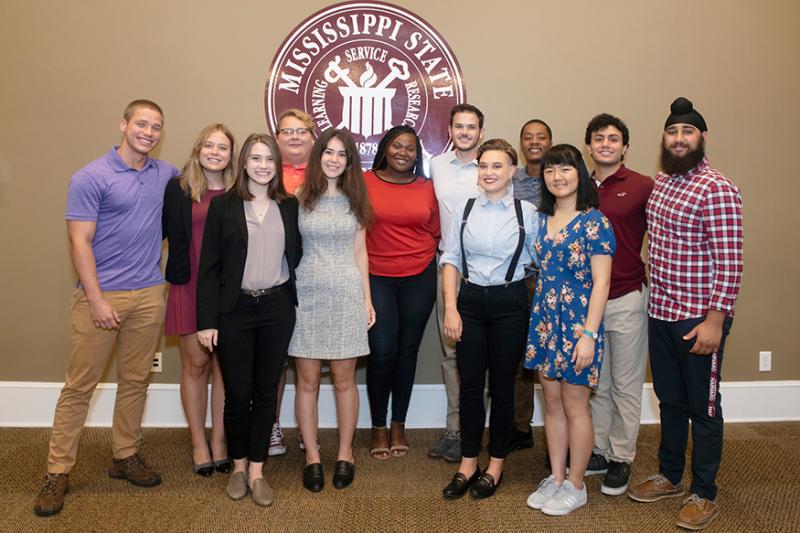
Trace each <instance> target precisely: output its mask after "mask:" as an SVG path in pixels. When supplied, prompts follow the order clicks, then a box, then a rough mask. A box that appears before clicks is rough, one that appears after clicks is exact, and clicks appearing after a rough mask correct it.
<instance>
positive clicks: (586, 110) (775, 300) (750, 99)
mask: <svg viewBox="0 0 800 533" xmlns="http://www.w3.org/2000/svg"><path fill="white" fill-rule="evenodd" d="M400 3H401V4H402V5H404V6H406V7H408V8H410V9H411V10H412V11H414V12H416V13H417V14H419V15H420V16H422V17H423V18H425V19H426V20H427V21H428V22H430V23H431V24H432V25H434V26H435V27H436V28H438V30H439V31H440V33H441V34H442V35H443V36H444V37H445V39H447V40H448V41H449V43H450V45H451V47H452V48H453V49H454V51H455V53H456V55H457V56H458V59H459V61H460V63H461V66H462V69H463V73H464V77H465V80H466V83H467V91H468V97H469V101H470V102H472V103H474V104H476V105H478V106H479V107H481V108H482V109H483V111H484V112H485V113H486V116H487V135H489V136H502V137H506V138H508V139H510V140H515V139H516V137H517V132H518V130H519V126H520V125H521V123H522V122H524V121H525V120H526V119H528V118H531V117H533V116H539V117H542V118H544V119H545V120H547V121H548V122H549V123H550V124H551V126H552V127H553V130H554V134H555V135H554V136H555V140H556V141H559V142H571V143H573V144H580V143H581V142H582V138H583V128H584V127H585V124H586V122H587V120H588V119H589V118H590V117H591V116H593V115H594V114H596V113H598V112H602V111H606V112H610V113H614V114H618V115H619V116H621V117H623V118H624V119H625V120H626V121H627V123H628V126H629V127H630V129H631V134H632V141H631V151H630V152H629V157H628V164H629V166H631V167H632V168H635V169H637V170H639V171H642V172H645V173H648V174H651V175H652V174H654V173H655V171H656V163H657V149H658V142H659V136H660V132H661V130H662V127H663V122H664V119H665V117H666V115H667V114H668V106H669V103H670V102H671V101H672V99H673V98H675V97H676V96H679V95H684V96H687V97H689V98H690V99H692V100H694V102H695V104H696V106H697V107H698V109H699V110H700V111H701V112H702V113H703V115H704V116H705V118H706V121H707V122H708V124H709V128H710V131H709V134H710V141H709V143H708V149H709V153H710V158H711V161H712V164H714V166H716V167H717V168H719V169H720V170H721V171H722V172H723V173H724V174H726V175H727V176H729V177H730V178H731V179H733V180H734V181H735V182H736V183H737V184H738V185H739V186H740V187H741V189H742V192H743V195H744V214H745V275H744V285H743V288H742V292H741V295H740V298H739V305H738V306H737V316H736V320H735V323H734V328H733V334H732V336H731V338H730V342H729V344H728V346H727V350H726V360H725V367H724V378H725V379H726V380H765V379H800V358H798V357H797V355H798V353H797V349H796V347H795V346H796V344H797V341H796V338H797V331H798V326H799V325H800V316H799V315H800V313H798V311H797V307H796V305H797V301H798V299H799V298H798V297H800V291H798V283H797V275H796V273H797V271H798V268H797V264H798V262H799V261H800V253H799V252H798V247H797V242H798V238H797V236H796V234H795V232H796V227H795V224H794V223H793V222H794V220H795V216H796V213H793V211H796V208H795V206H794V205H793V204H790V201H789V199H790V198H792V197H793V194H794V185H795V181H796V170H795V169H796V163H795V161H794V160H795V159H796V158H795V157H793V154H795V155H796V152H795V145H796V129H797V125H798V124H800V112H799V111H798V103H797V97H798V94H800V80H799V79H798V76H799V74H798V68H797V59H796V57H795V56H796V55H797V53H798V52H799V51H800V7H798V4H797V3H796V2H794V1H793V0H783V1H780V0H768V1H765V2H759V3H755V2H744V1H726V0H713V1H712V0H707V1H703V2H691V3H685V2H684V3H680V2H627V1H622V0H607V1H605V2H594V1H590V0H584V1H577V0H573V1H569V0H568V1H565V2H544V1H536V2H530V1H516V0H498V1H496V2H492V3H491V4H486V3H481V5H483V6H484V8H485V6H488V5H491V9H488V10H486V11H478V10H477V7H476V9H470V10H465V9H464V6H469V5H472V4H471V3H470V2H463V1H455V0H451V1H442V2H430V1H429V0H414V1H406V2H400ZM325 4H326V3H325V2H321V1H307V2H281V3H280V4H279V3H277V2H272V1H267V0H261V1H239V2H231V3H229V4H228V5H226V4H224V3H219V2H210V1H205V0H193V1H187V0H180V1H174V2H156V1H154V0H143V1H141V2H136V3H131V2H121V1H111V2H98V1H89V0H75V1H71V2H53V1H41V0H31V1H26V2H5V3H4V7H3V15H2V17H0V76H2V83H0V228H2V229H0V249H2V250H3V252H4V253H3V258H2V262H0V280H2V282H1V283H2V294H3V305H2V307H0V353H2V357H3V365H2V367H1V369H0V381H2V380H24V381H61V380H63V374H64V369H65V365H66V361H67V355H68V344H69V342H68V332H69V309H68V306H69V295H70V292H71V290H72V286H73V283H74V279H75V278H74V274H73V273H72V270H71V266H70V263H69V260H68V257H67V246H66V232H65V224H64V220H63V219H64V217H63V214H64V203H65V196H66V184H67V181H68V179H69V177H70V175H71V174H72V173H73V172H74V171H75V170H76V169H78V168H79V167H81V166H82V165H84V164H85V163H87V162H88V161H90V160H91V159H94V158H96V157H98V156H99V155H101V154H102V153H104V152H105V151H106V150H108V148H109V146H110V145H111V144H112V143H114V142H116V141H117V139H118V130H117V124H118V120H119V117H120V114H121V111H122V108H123V107H124V105H125V104H126V103H127V102H128V101H130V100H132V99H134V98H140V97H144V98H152V99H155V100H156V101H158V102H159V103H160V104H161V105H162V106H163V107H164V109H165V111H166V132H165V134H164V136H163V137H162V143H161V147H160V149H159V154H158V156H159V157H162V158H165V159H168V160H170V161H172V162H173V163H175V164H176V165H178V166H180V165H182V164H183V162H184V159H185V158H186V156H187V155H188V152H189V150H190V147H191V143H192V141H193V139H194V136H195V135H196V133H197V132H198V131H199V130H200V129H201V128H202V127H203V126H204V125H205V124H207V123H210V122H216V121H223V122H225V123H227V124H228V125H229V126H230V127H231V128H232V129H233V130H234V132H236V134H237V135H238V137H239V138H244V136H246V135H247V134H248V133H249V132H251V131H260V130H264V129H265V119H264V111H263V105H262V102H263V94H264V85H265V76H266V72H267V68H268V67H269V64H270V62H271V60H272V57H273V54H274V53H275V50H276V48H277V46H278V45H279V44H280V43H281V41H282V40H283V38H284V37H285V36H286V34H287V33H288V32H289V31H290V30H291V29H292V28H293V27H294V26H295V24H297V23H298V22H299V21H301V20H302V19H304V18H305V17H306V16H308V15H309V14H311V13H312V12H313V11H315V10H317V9H318V8H320V7H323V6H324V5H325ZM475 5H476V6H477V5H478V3H477V2H476V3H475ZM134 6H135V7H134ZM229 6H234V7H229ZM458 10H461V11H460V12H459V11H458ZM454 13H458V15H457V17H456V16H454ZM759 350H772V352H773V354H774V357H773V371H772V372H771V373H759V372H758V371H757V354H758V351H759ZM165 352H166V357H167V358H166V362H165V371H164V373H163V374H159V375H156V381H159V382H176V381H177V379H178V375H179V368H180V367H179V359H178V351H177V348H176V344H175V342H174V340H170V341H169V342H168V343H167V344H166V345H165ZM439 357H440V353H439V351H438V345H437V336H436V330H435V327H434V328H431V327H429V329H428V332H427V334H426V338H425V340H424V343H423V348H422V352H421V354H420V365H419V371H418V373H417V381H418V382H421V383H438V382H439V381H440V375H439V370H438V361H439ZM108 380H109V381H113V380H114V375H113V374H109V376H108Z"/></svg>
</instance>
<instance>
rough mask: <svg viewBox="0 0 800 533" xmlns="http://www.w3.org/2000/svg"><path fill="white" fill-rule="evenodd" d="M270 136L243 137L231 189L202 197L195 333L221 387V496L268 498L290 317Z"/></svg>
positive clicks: (290, 278) (290, 235) (293, 298)
mask: <svg viewBox="0 0 800 533" xmlns="http://www.w3.org/2000/svg"><path fill="white" fill-rule="evenodd" d="M281 164H282V163H281V156H280V152H279V151H278V147H277V145H276V143H275V140H274V139H273V138H272V137H269V136H268V135H264V134H252V135H250V136H249V137H248V138H247V140H246V141H245V142H244V145H243V146H242V150H241V153H240V154H239V163H238V168H237V174H236V183H235V185H234V188H233V189H232V190H231V191H229V192H227V193H225V194H224V195H222V196H220V197H219V198H215V199H214V200H213V201H212V202H211V207H210V208H209V210H208V218H207V219H206V227H205V234H204V236H203V247H202V251H201V253H200V272H199V276H198V284H197V327H198V330H199V331H198V332H197V338H198V340H199V341H200V343H201V344H202V345H204V346H205V347H206V348H208V349H209V350H212V349H214V347H216V349H217V353H218V354H219V360H220V367H221V368H222V378H223V381H224V383H225V410H224V420H225V434H226V436H227V439H228V453H229V455H230V456H231V458H232V459H233V463H234V468H233V474H232V475H231V478H230V480H229V481H228V486H227V489H226V491H227V493H228V495H229V496H230V497H231V498H233V499H235V500H238V499H240V498H243V497H244V496H245V495H247V493H248V491H251V492H252V494H253V500H254V501H255V502H256V503H257V504H259V505H263V506H266V505H270V504H271V503H272V499H273V496H272V489H270V487H269V485H268V484H267V482H266V480H264V478H263V474H262V467H263V463H264V460H265V459H266V457H267V443H268V440H269V432H270V429H271V428H272V423H273V421H274V418H275V389H276V386H277V384H278V379H279V377H280V373H281V369H282V368H283V363H284V360H285V358H286V351H287V348H288V347H289V341H290V339H291V337H292V331H293V330H294V321H295V306H296V305H297V294H296V291H295V275H294V269H295V267H296V266H297V264H298V263H299V261H300V254H301V249H300V235H299V233H298V230H297V200H296V199H295V198H294V197H291V196H288V195H287V194H286V191H285V189H284V188H283V180H282V176H281Z"/></svg>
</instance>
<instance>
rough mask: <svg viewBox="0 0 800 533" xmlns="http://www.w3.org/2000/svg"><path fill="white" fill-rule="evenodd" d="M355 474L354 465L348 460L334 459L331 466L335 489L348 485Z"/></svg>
mask: <svg viewBox="0 0 800 533" xmlns="http://www.w3.org/2000/svg"><path fill="white" fill-rule="evenodd" d="M355 474H356V465H354V464H353V463H351V462H350V461H336V466H335V467H334V468H333V486H334V487H336V488H337V489H343V488H345V487H349V486H350V484H351V483H352V482H353V476H355Z"/></svg>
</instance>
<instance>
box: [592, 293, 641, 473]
mask: <svg viewBox="0 0 800 533" xmlns="http://www.w3.org/2000/svg"><path fill="white" fill-rule="evenodd" d="M647 294H648V290H647V288H646V287H642V290H641V291H634V292H630V293H628V294H625V295H624V296H620V297H619V298H615V299H613V300H609V301H608V304H607V305H606V312H605V317H604V319H603V323H604V324H605V335H606V344H605V349H606V353H605V357H604V359H603V365H602V367H601V369H600V381H599V383H598V385H597V391H596V392H595V394H592V397H591V407H592V420H593V422H594V449H593V452H594V453H599V454H600V455H603V456H605V457H606V458H607V459H610V460H612V461H617V462H625V463H632V462H633V459H634V457H635V455H636V438H637V437H638V435H639V422H640V420H641V415H642V385H643V384H644V371H645V366H646V361H647Z"/></svg>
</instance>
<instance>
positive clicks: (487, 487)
mask: <svg viewBox="0 0 800 533" xmlns="http://www.w3.org/2000/svg"><path fill="white" fill-rule="evenodd" d="M500 481H503V478H502V477H501V478H500ZM500 481H495V480H494V477H493V476H492V475H491V474H488V473H486V472H484V473H483V474H482V475H481V477H480V478H478V480H477V481H476V482H475V483H473V484H472V485H471V486H470V488H469V495H470V496H472V497H473V498H477V499H479V500H480V499H483V498H488V497H489V496H491V495H492V494H494V491H496V490H497V487H499V486H500Z"/></svg>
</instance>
